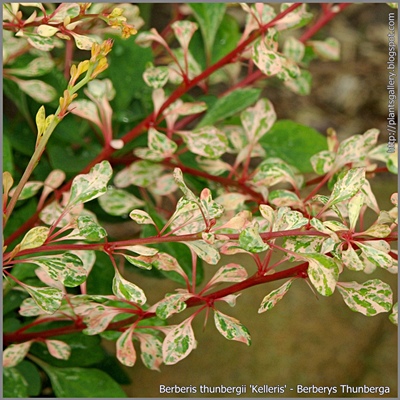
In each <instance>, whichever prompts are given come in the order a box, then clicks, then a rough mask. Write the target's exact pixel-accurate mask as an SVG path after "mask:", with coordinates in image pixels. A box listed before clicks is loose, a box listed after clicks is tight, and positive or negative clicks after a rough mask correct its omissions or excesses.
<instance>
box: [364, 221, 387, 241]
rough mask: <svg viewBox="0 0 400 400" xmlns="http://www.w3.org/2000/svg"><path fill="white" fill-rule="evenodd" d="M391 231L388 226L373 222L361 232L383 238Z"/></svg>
mask: <svg viewBox="0 0 400 400" xmlns="http://www.w3.org/2000/svg"><path fill="white" fill-rule="evenodd" d="M391 232H392V230H391V229H390V227H389V226H387V225H383V224H375V225H372V226H370V227H369V228H368V229H367V230H366V231H364V232H363V234H364V235H368V236H372V237H376V238H385V237H387V236H389V235H390V233H391Z"/></svg>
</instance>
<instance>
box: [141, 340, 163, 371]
mask: <svg viewBox="0 0 400 400" xmlns="http://www.w3.org/2000/svg"><path fill="white" fill-rule="evenodd" d="M137 337H138V338H139V340H140V351H141V355H140V358H141V359H142V361H143V364H144V365H145V366H146V368H149V369H151V370H155V371H160V368H159V366H160V365H161V364H162V361H163V358H162V342H161V339H160V338H159V337H158V336H154V335H149V334H147V333H138V334H137Z"/></svg>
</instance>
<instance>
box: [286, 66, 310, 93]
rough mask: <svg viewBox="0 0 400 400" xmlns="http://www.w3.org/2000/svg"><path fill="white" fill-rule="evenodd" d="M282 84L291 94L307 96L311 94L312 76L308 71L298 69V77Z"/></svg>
mask: <svg viewBox="0 0 400 400" xmlns="http://www.w3.org/2000/svg"><path fill="white" fill-rule="evenodd" d="M283 84H284V85H285V86H286V87H287V88H288V89H289V90H291V91H292V92H293V93H296V94H299V95H300V96H307V95H309V94H310V93H311V85H312V75H311V73H310V72H309V71H307V70H304V69H300V75H299V76H298V77H296V78H294V79H288V80H286V81H284V82H283Z"/></svg>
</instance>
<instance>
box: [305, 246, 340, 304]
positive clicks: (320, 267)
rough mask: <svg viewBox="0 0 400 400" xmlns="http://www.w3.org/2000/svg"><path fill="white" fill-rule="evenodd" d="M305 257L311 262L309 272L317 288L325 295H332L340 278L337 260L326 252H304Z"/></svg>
mask: <svg viewBox="0 0 400 400" xmlns="http://www.w3.org/2000/svg"><path fill="white" fill-rule="evenodd" d="M303 257H304V258H305V259H306V260H307V261H308V262H309V266H308V270H307V273H308V277H309V278H310V281H311V283H312V284H313V286H314V287H315V289H317V291H318V293H320V294H322V295H323V296H331V295H332V294H333V292H334V291H335V287H336V283H337V281H338V278H339V271H338V267H337V265H336V264H335V262H334V261H333V260H332V259H331V258H329V257H328V256H325V255H324V254H316V253H315V254H304V255H303Z"/></svg>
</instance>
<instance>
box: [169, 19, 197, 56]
mask: <svg viewBox="0 0 400 400" xmlns="http://www.w3.org/2000/svg"><path fill="white" fill-rule="evenodd" d="M171 28H172V30H173V31H174V34H175V37H176V39H177V40H178V42H179V44H180V45H181V47H182V48H183V49H184V50H187V48H188V47H189V43H190V40H191V39H192V36H193V34H194V32H196V31H197V29H198V26H197V24H196V23H194V22H191V21H176V22H174V23H173V24H172V25H171Z"/></svg>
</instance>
